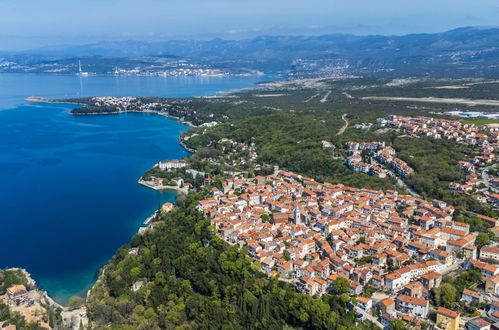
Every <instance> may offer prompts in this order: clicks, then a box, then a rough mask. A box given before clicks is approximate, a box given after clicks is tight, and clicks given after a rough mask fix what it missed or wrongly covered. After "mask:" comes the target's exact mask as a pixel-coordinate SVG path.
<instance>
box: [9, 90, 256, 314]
mask: <svg viewBox="0 0 499 330" xmlns="http://www.w3.org/2000/svg"><path fill="white" fill-rule="evenodd" d="M258 88H262V87H261V86H259V85H258V84H255V86H253V87H249V88H244V89H232V90H229V91H226V92H222V93H223V94H224V95H230V94H231V93H237V92H238V91H241V90H253V89H258ZM25 101H26V102H30V103H47V104H71V105H79V106H85V105H86V104H85V103H77V102H68V101H63V100H55V99H49V98H45V97H38V96H29V97H27V98H25ZM122 113H151V114H156V115H160V116H163V117H167V118H169V119H172V120H175V121H177V122H179V123H182V124H184V125H187V126H189V127H190V128H196V127H199V126H197V125H194V124H193V123H192V122H189V121H185V120H183V119H182V118H179V117H176V116H172V115H170V114H168V113H165V112H161V111H154V110H141V111H138V110H137V111H136V110H127V111H115V112H106V113H97V112H94V113H78V114H74V113H71V112H69V113H68V114H69V115H71V116H97V115H116V114H122ZM179 145H180V146H182V147H183V148H184V149H185V150H187V151H188V152H190V153H194V152H195V150H193V149H191V148H189V147H187V146H186V145H185V143H184V141H183V140H182V137H181V136H180V138H179ZM137 183H138V184H141V185H143V186H145V187H147V188H150V189H153V190H156V191H162V190H170V191H174V192H176V193H178V194H188V189H185V188H179V187H176V186H160V187H158V186H153V185H151V184H148V183H147V182H145V181H144V180H142V176H141V177H140V178H139V180H138V181H137ZM156 214H157V211H155V212H154V213H153V214H152V215H151V216H149V217H147V218H146V219H145V220H144V222H143V225H141V226H140V227H139V228H138V229H137V233H136V235H137V234H140V233H141V232H143V231H144V230H147V229H148V228H150V227H151V220H152V218H153V217H154V216H155V215H156ZM125 244H126V243H125ZM108 262H109V261H108ZM108 262H106V263H105V264H103V265H102V266H101V267H100V268H99V271H98V273H97V274H96V277H95V280H94V282H93V284H92V285H91V286H90V288H89V289H88V290H87V291H86V294H85V295H84V297H83V298H84V299H85V300H86V299H88V297H89V295H90V293H91V291H92V290H93V288H94V287H95V286H96V285H98V284H99V282H101V281H102V278H103V276H104V274H105V272H106V269H107V266H108ZM14 269H21V270H22V271H23V272H24V273H25V274H26V275H27V278H28V279H29V281H32V282H33V283H34V284H35V283H36V282H35V281H34V280H33V279H32V277H31V274H30V273H29V272H28V271H27V270H25V269H22V268H14ZM35 285H36V284H35ZM36 288H37V289H38V290H40V292H43V294H44V297H46V299H47V301H49V302H50V305H51V306H52V305H53V306H55V307H56V308H61V309H62V310H63V311H64V312H66V313H68V315H69V314H70V313H69V312H68V310H67V306H63V305H61V304H59V303H57V302H56V301H55V300H54V299H53V298H52V297H50V295H49V293H48V292H47V291H44V290H43V289H42V288H40V287H38V286H36ZM82 308H84V309H85V311H86V308H85V307H82ZM85 314H86V313H85ZM85 317H86V315H85Z"/></svg>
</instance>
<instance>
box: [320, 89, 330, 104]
mask: <svg viewBox="0 0 499 330" xmlns="http://www.w3.org/2000/svg"><path fill="white" fill-rule="evenodd" d="M329 95H331V91H328V92H327V93H326V95H324V97H323V98H322V99H321V103H326V102H327V98H328V97H329Z"/></svg>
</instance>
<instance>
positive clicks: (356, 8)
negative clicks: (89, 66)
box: [0, 0, 499, 50]
mask: <svg viewBox="0 0 499 330" xmlns="http://www.w3.org/2000/svg"><path fill="white" fill-rule="evenodd" d="M473 25H499V1H497V0H306V1H303V0H302V1H296V0H249V1H248V0H0V31H1V32H0V49H2V50H8V49H26V48H33V47H39V46H43V45H53V44H81V43H88V42H95V41H99V40H127V39H143V40H164V39H184V38H192V39H207V38H213V37H222V38H244V37H251V36H255V35H261V34H325V33H353V34H360V35H366V34H398V35H400V34H407V33H420V32H440V31H446V30H449V29H453V28H456V27H460V26H473Z"/></svg>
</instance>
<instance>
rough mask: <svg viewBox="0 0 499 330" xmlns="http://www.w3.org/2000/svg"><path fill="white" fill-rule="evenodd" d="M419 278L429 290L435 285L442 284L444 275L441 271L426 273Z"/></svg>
mask: <svg viewBox="0 0 499 330" xmlns="http://www.w3.org/2000/svg"><path fill="white" fill-rule="evenodd" d="M419 280H420V281H421V283H423V286H424V287H425V288H426V289H427V290H431V289H433V288H434V287H437V286H440V282H442V275H441V274H440V273H439V272H431V273H426V274H424V275H422V276H421V277H420V278H419Z"/></svg>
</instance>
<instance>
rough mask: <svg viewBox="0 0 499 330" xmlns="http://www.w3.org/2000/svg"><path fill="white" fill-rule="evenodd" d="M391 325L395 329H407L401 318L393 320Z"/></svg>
mask: <svg viewBox="0 0 499 330" xmlns="http://www.w3.org/2000/svg"><path fill="white" fill-rule="evenodd" d="M390 326H391V327H392V329H393V330H405V329H407V328H406V327H405V324H404V321H402V320H400V319H397V320H393V321H391V322H390Z"/></svg>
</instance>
